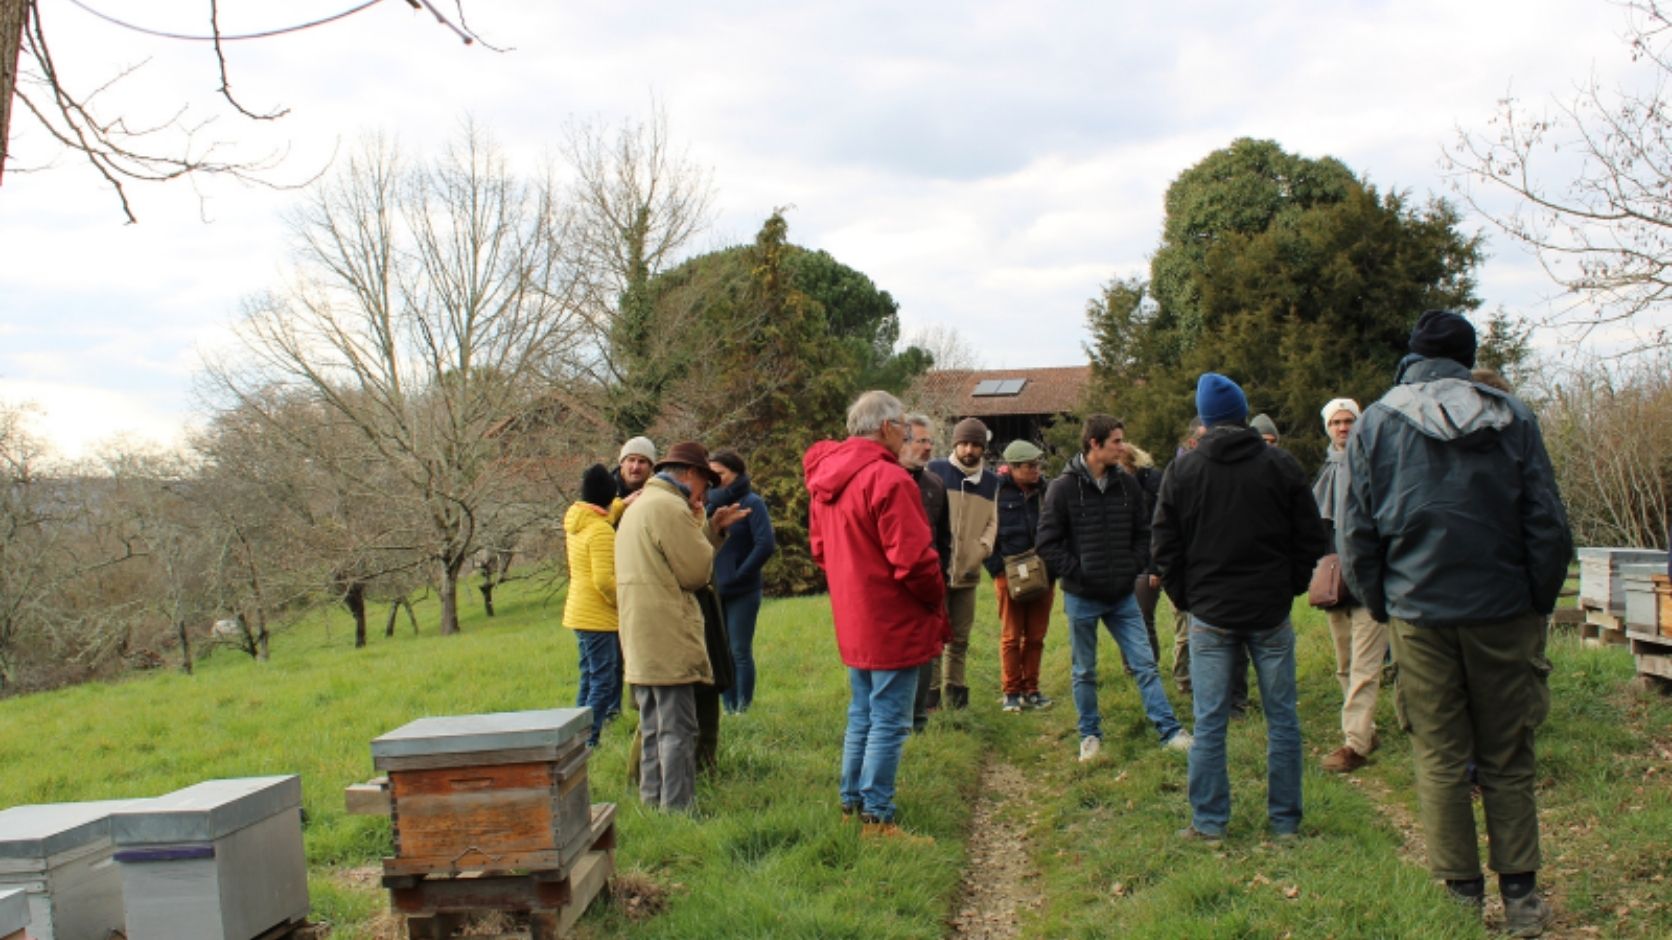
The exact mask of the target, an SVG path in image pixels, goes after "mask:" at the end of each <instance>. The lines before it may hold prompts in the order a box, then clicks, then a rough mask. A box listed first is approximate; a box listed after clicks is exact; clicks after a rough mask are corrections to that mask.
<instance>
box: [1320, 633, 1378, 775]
mask: <svg viewBox="0 0 1672 940" xmlns="http://www.w3.org/2000/svg"><path fill="white" fill-rule="evenodd" d="M1326 613H1328V614H1329V632H1330V636H1331V637H1332V638H1333V639H1334V640H1335V681H1336V682H1338V683H1340V685H1341V735H1342V737H1343V738H1345V739H1346V743H1347V746H1348V747H1350V748H1352V749H1353V750H1355V751H1357V752H1358V753H1359V756H1361V757H1369V756H1370V747H1371V745H1370V742H1371V739H1372V737H1373V736H1374V735H1375V734H1376V693H1377V691H1378V690H1379V689H1380V688H1381V684H1382V657H1383V656H1384V655H1385V654H1386V653H1387V648H1388V625H1387V624H1385V623H1377V622H1376V619H1375V618H1374V617H1371V616H1370V609H1369V608H1368V607H1335V608H1331V609H1330V610H1328V611H1327V612H1326Z"/></svg>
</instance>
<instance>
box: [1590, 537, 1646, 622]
mask: <svg viewBox="0 0 1672 940" xmlns="http://www.w3.org/2000/svg"><path fill="white" fill-rule="evenodd" d="M1650 564H1656V565H1659V566H1660V570H1662V571H1665V570H1666V553H1665V552H1656V551H1650V550H1647V549H1641V548H1581V549H1580V550H1579V603H1580V606H1583V607H1591V608H1596V609H1598V610H1606V611H1609V612H1611V613H1613V614H1615V615H1616V616H1618V615H1620V614H1622V613H1623V612H1624V611H1625V606H1626V586H1625V582H1624V581H1623V580H1622V579H1621V577H1620V569H1621V568H1623V567H1626V566H1629V565H1650Z"/></svg>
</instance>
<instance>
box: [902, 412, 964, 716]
mask: <svg viewBox="0 0 1672 940" xmlns="http://www.w3.org/2000/svg"><path fill="white" fill-rule="evenodd" d="M906 426H907V429H908V430H910V431H911V437H910V438H909V439H908V440H907V441H906V446H905V448H904V449H903V450H901V451H900V465H901V466H903V467H905V468H906V472H907V473H910V474H911V478H912V479H913V480H915V481H916V482H917V491H918V493H920V494H921V495H922V496H923V512H924V514H926V515H927V516H928V517H929V531H931V532H933V533H934V535H935V554H936V555H939V556H940V564H941V576H942V577H943V578H944V577H946V576H947V573H948V571H949V570H950V568H951V565H952V516H951V515H950V513H949V511H948V508H947V500H946V484H945V483H942V482H941V479H940V477H938V476H936V475H934V474H933V473H929V472H927V468H928V466H929V461H930V459H932V458H933V457H934V456H935V422H934V421H933V420H932V419H931V418H930V417H929V416H928V415H925V414H909V415H906ZM935 666H936V661H933V660H931V661H930V662H927V663H924V664H923V666H922V667H921V668H919V669H918V672H917V696H916V701H914V702H913V703H912V711H911V730H912V731H914V732H916V731H922V730H923V729H925V728H927V727H928V726H929V713H930V712H931V711H934V710H936V709H938V708H940V689H937V688H935V687H934V684H935V683H934V677H935Z"/></svg>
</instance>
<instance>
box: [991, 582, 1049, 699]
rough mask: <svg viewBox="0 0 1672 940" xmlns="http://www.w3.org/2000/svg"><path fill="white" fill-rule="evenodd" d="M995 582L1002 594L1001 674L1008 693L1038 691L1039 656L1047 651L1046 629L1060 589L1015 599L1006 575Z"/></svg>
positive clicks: (1000, 605) (1046, 590) (1005, 691)
mask: <svg viewBox="0 0 1672 940" xmlns="http://www.w3.org/2000/svg"><path fill="white" fill-rule="evenodd" d="M993 586H994V587H995V588H997V589H998V594H999V675H1000V678H1001V681H1002V682H1003V684H1004V694H1005V695H1027V694H1029V693H1031V692H1038V691H1039V660H1040V658H1041V657H1043V656H1044V655H1045V629H1046V628H1047V627H1049V626H1050V625H1051V604H1052V603H1053V602H1054V601H1055V600H1056V594H1057V592H1056V589H1055V588H1046V589H1045V593H1043V594H1036V595H1034V596H1033V597H1030V598H1028V599H1027V600H1025V601H1013V600H1011V599H1010V591H1009V589H1008V588H1007V587H1006V585H1005V580H1004V575H1002V574H1001V575H999V576H998V577H996V578H994V579H993Z"/></svg>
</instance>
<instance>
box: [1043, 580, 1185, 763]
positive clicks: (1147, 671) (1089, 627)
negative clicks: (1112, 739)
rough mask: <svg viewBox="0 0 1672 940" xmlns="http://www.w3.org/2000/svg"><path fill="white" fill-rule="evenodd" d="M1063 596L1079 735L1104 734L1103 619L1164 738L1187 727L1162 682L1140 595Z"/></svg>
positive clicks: (1163, 739) (1169, 737) (1095, 735)
mask: <svg viewBox="0 0 1672 940" xmlns="http://www.w3.org/2000/svg"><path fill="white" fill-rule="evenodd" d="M1062 598H1063V611H1064V613H1066V614H1067V615H1068V632H1069V640H1070V643H1071V644H1072V650H1073V660H1074V710H1075V711H1076V712H1078V713H1079V715H1080V737H1082V738H1101V737H1103V716H1102V715H1101V714H1099V713H1098V710H1097V621H1099V620H1102V621H1103V624H1104V626H1106V627H1108V628H1109V635H1110V636H1112V637H1114V638H1115V645H1117V646H1119V647H1120V654H1121V656H1123V657H1124V658H1125V659H1126V664H1127V665H1128V666H1131V667H1132V677H1133V678H1134V679H1136V680H1137V681H1138V694H1139V695H1140V696H1141V697H1142V698H1143V702H1144V714H1145V715H1148V716H1149V720H1150V721H1152V722H1154V723H1155V733H1156V734H1158V735H1160V736H1161V743H1163V744H1165V743H1167V742H1168V741H1170V740H1172V739H1173V735H1175V734H1178V733H1179V732H1180V731H1182V730H1184V729H1183V728H1182V727H1181V726H1180V725H1179V720H1178V717H1177V716H1175V715H1174V714H1173V706H1172V704H1171V703H1169V702H1168V701H1167V691H1166V689H1164V688H1162V686H1161V675H1160V673H1158V672H1157V671H1156V669H1155V653H1154V652H1153V651H1151V650H1150V645H1149V630H1148V629H1146V628H1145V627H1144V615H1143V614H1142V613H1141V612H1140V611H1139V610H1138V602H1137V600H1136V599H1134V598H1133V596H1132V595H1131V594H1130V593H1129V594H1127V595H1126V596H1125V597H1122V598H1121V599H1120V600H1118V601H1104V600H1098V599H1096V598H1091V597H1080V596H1078V595H1076V594H1070V593H1068V592H1066V591H1064V592H1063V595H1062Z"/></svg>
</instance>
